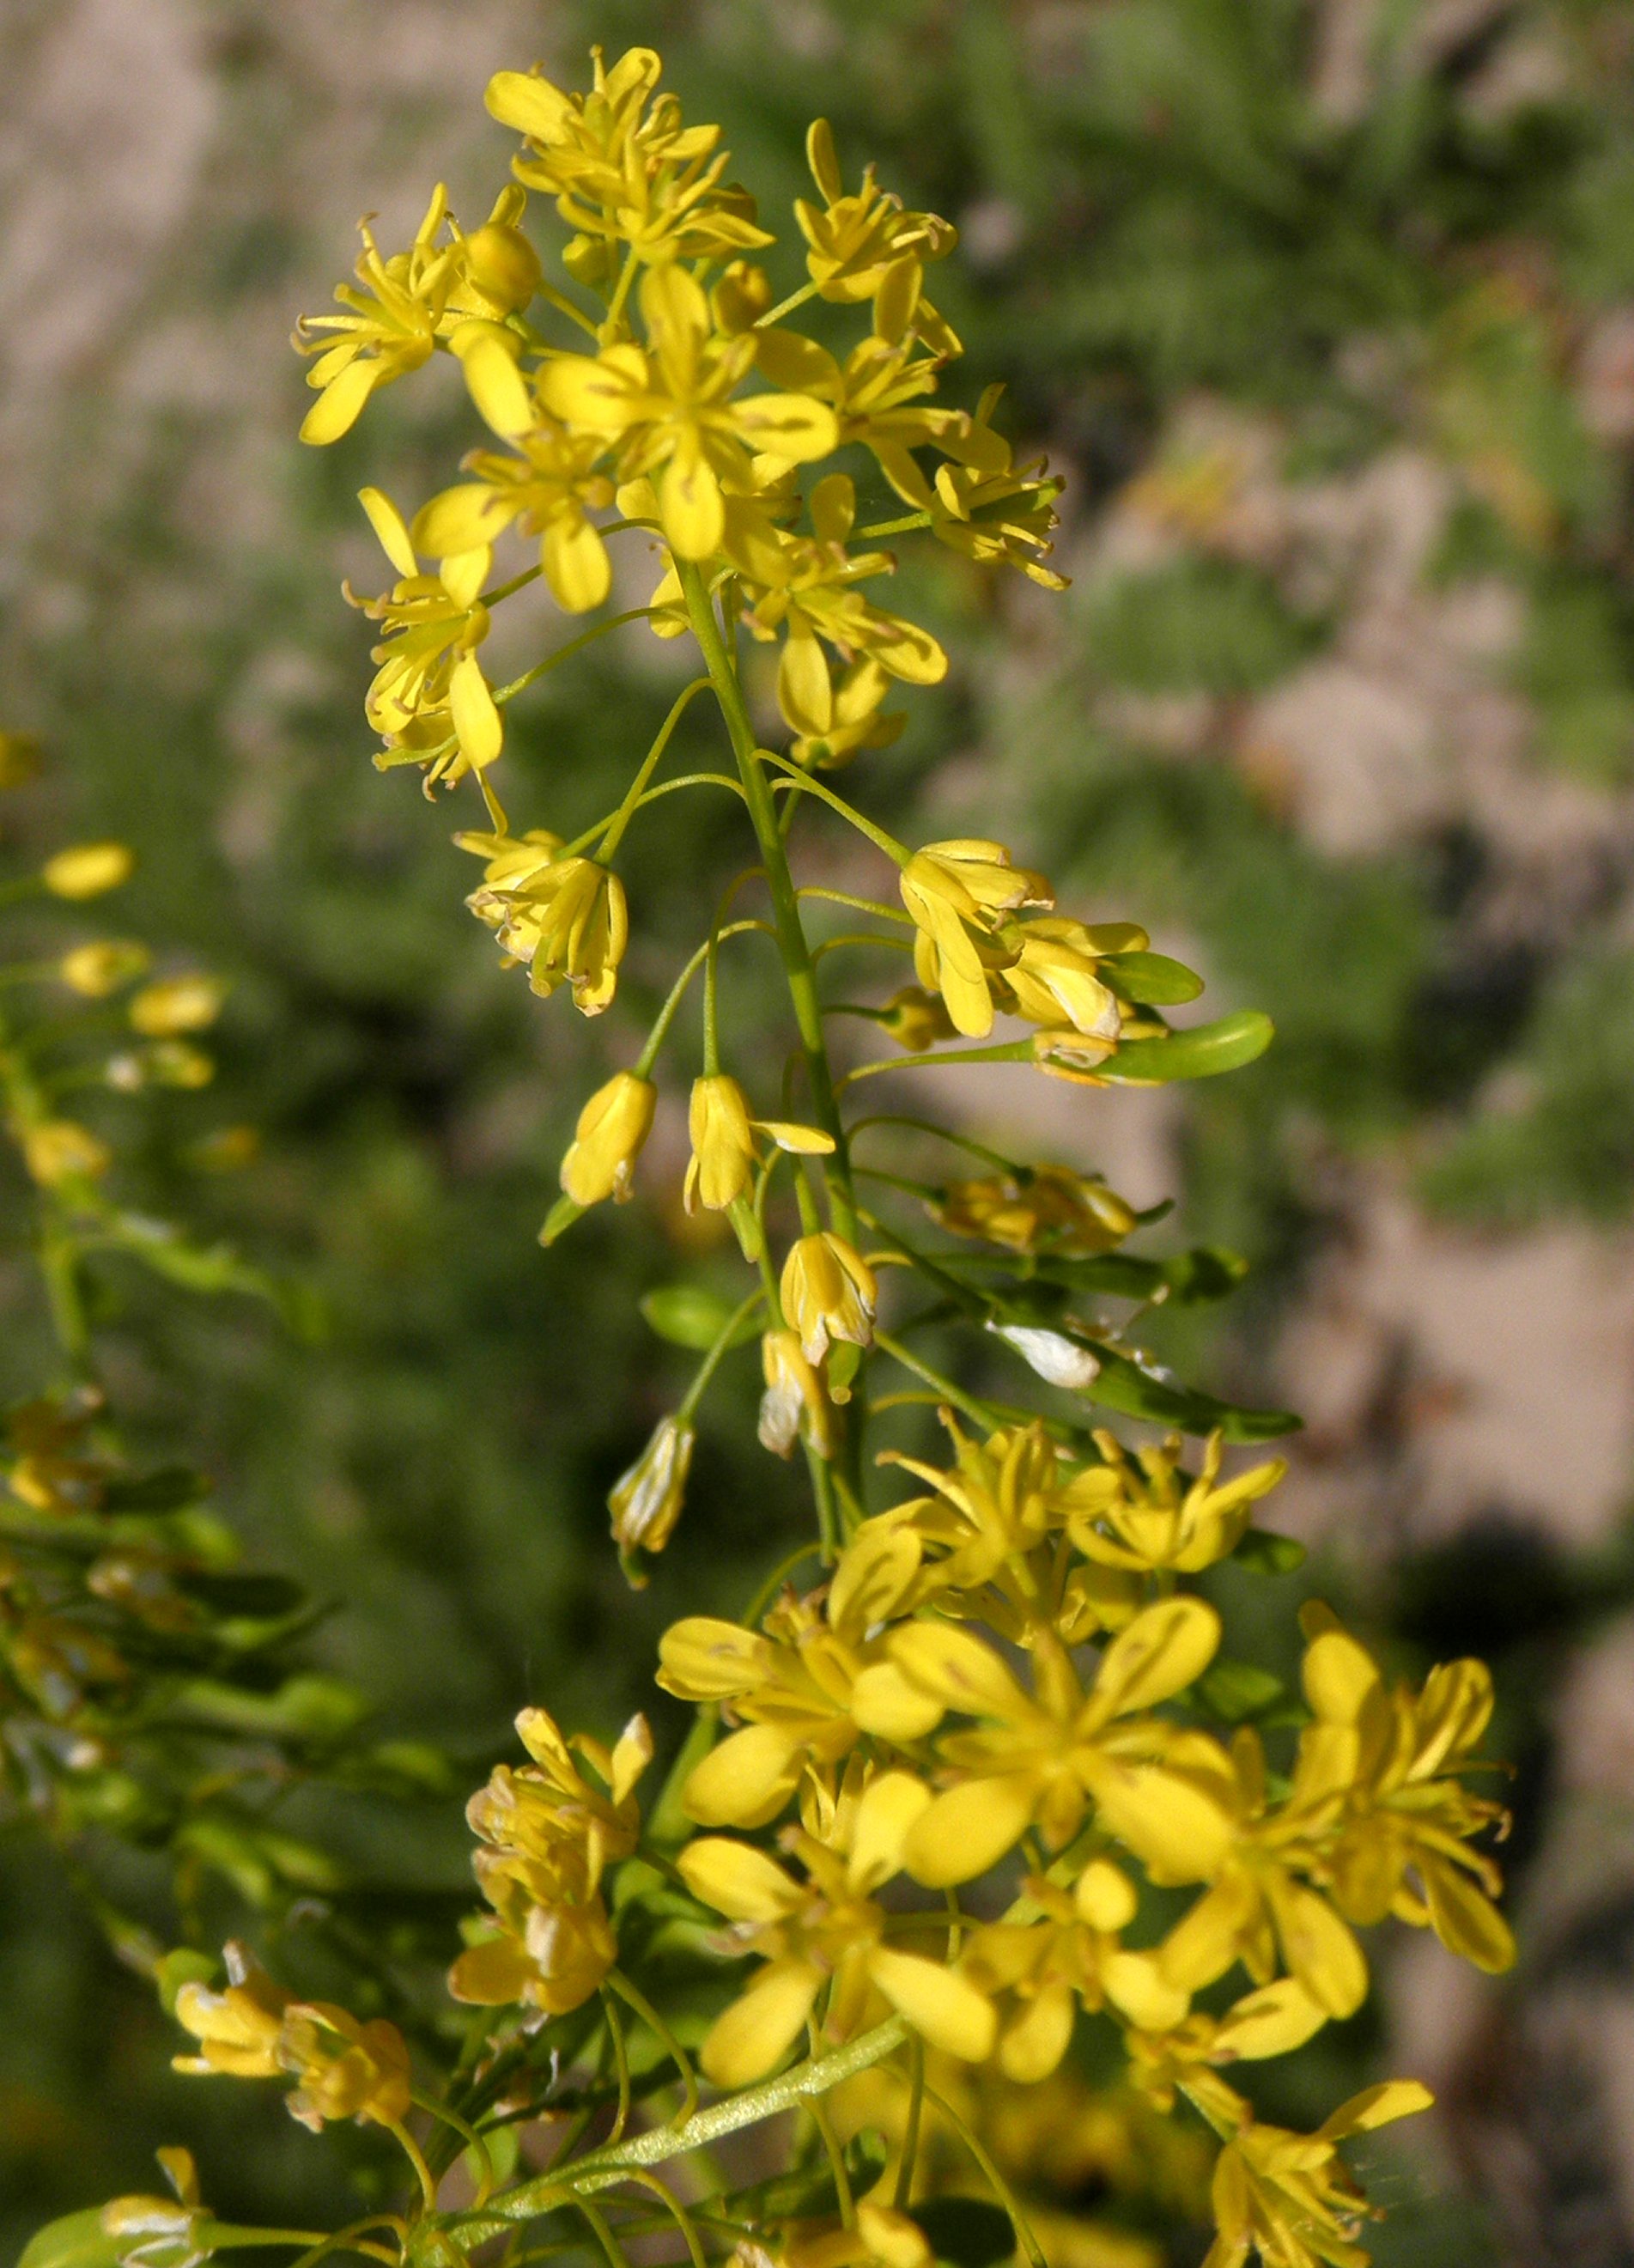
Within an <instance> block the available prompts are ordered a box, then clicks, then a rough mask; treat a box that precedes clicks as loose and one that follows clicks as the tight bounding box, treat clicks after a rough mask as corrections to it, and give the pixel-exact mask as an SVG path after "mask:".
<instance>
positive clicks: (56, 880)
mask: <svg viewBox="0 0 1634 2268" xmlns="http://www.w3.org/2000/svg"><path fill="white" fill-rule="evenodd" d="M135 865H136V853H135V852H134V851H130V850H129V849H128V848H127V847H126V845H125V844H124V843H75V844H74V846H73V848H72V849H71V850H68V851H58V852H57V853H56V855H55V858H48V859H47V860H46V863H45V865H43V866H42V867H41V868H40V880H41V881H42V882H43V883H44V884H45V886H46V887H47V889H48V890H49V891H50V893H51V895H52V896H53V897H54V898H99V897H100V896H101V895H103V893H104V892H105V891H107V890H116V889H118V887H119V886H120V884H121V882H127V881H129V879H130V875H131V871H132V869H133V868H134V867H135Z"/></svg>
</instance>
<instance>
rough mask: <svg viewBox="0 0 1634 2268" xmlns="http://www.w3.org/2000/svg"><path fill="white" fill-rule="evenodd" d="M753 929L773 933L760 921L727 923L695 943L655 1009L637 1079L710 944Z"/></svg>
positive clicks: (653, 1054) (655, 1057)
mask: <svg viewBox="0 0 1634 2268" xmlns="http://www.w3.org/2000/svg"><path fill="white" fill-rule="evenodd" d="M753 929H757V930H759V931H761V932H762V934H763V935H765V936H771V935H773V934H774V932H772V931H770V930H769V929H768V928H767V925H766V924H765V923H764V922H763V921H736V922H729V923H728V924H727V925H726V927H725V929H724V930H722V931H720V932H718V935H715V934H711V935H710V937H708V938H706V939H704V941H703V944H702V945H701V946H699V947H698V949H697V951H696V953H695V954H693V955H692V957H691V958H690V960H689V961H688V962H687V964H686V967H685V968H683V969H682V970H681V974H680V976H678V977H677V978H676V979H675V982H674V983H673V984H672V985H671V986H670V990H669V998H668V999H667V1000H666V1001H665V1003H664V1005H663V1006H662V1007H661V1008H660V1009H659V1013H658V1017H657V1020H656V1021H655V1022H654V1024H653V1027H652V1029H651V1031H650V1032H649V1033H648V1034H647V1043H646V1045H645V1047H644V1048H643V1049H642V1050H641V1053H640V1054H639V1055H638V1056H637V1058H636V1063H635V1072H636V1077H637V1079H645V1078H646V1077H647V1076H648V1075H649V1073H650V1072H651V1069H652V1066H653V1064H655V1063H656V1062H657V1061H658V1056H659V1049H660V1048H661V1047H662V1046H663V1044H664V1042H665V1039H666V1036H667V1035H668V1032H669V1027H670V1026H671V1025H672V1024H673V1022H674V1020H675V1012H676V1010H677V1009H678V1008H679V1007H680V1006H681V1002H682V1001H683V1000H684V999H685V998H686V997H687V987H688V984H690V983H691V982H692V980H693V978H694V977H695V976H696V975H697V973H698V971H699V969H700V968H703V964H704V962H705V961H707V960H708V958H709V955H710V947H711V946H713V945H715V944H718V942H719V939H720V938H727V937H741V936H742V935H743V933H744V932H745V931H746V930H753Z"/></svg>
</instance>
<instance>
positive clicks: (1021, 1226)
mask: <svg viewBox="0 0 1634 2268" xmlns="http://www.w3.org/2000/svg"><path fill="white" fill-rule="evenodd" d="M930 1211H931V1219H933V1220H935V1221H936V1222H938V1225H939V1226H941V1227H943V1228H945V1229H946V1230H948V1231H949V1232H950V1233H951V1234H953V1235H954V1236H981V1237H985V1238H986V1240H987V1241H988V1242H989V1243H990V1244H1002V1245H1003V1246H1005V1248H1006V1249H1007V1250H1008V1251H1011V1252H1058V1253H1061V1254H1062V1255H1064V1256H1071V1257H1073V1258H1077V1257H1078V1256H1081V1255H1084V1254H1087V1253H1096V1252H1110V1251H1111V1250H1112V1248H1113V1247H1114V1246H1115V1245H1117V1244H1121V1243H1122V1241H1123V1239H1124V1238H1125V1237H1126V1236H1128V1235H1129V1234H1130V1233H1131V1231H1132V1230H1133V1229H1134V1228H1135V1227H1136V1226H1137V1225H1138V1223H1137V1216H1136V1214H1135V1213H1134V1211H1132V1210H1131V1208H1130V1206H1129V1205H1127V1204H1125V1203H1124V1202H1123V1199H1122V1197H1116V1196H1115V1195H1114V1194H1113V1192H1112V1190H1110V1189H1108V1187H1107V1185H1106V1183H1105V1182H1103V1181H1102V1180H1101V1178H1100V1175H1098V1174H1078V1173H1074V1172H1073V1170H1072V1168H1071V1167H1070V1166H1034V1167H1023V1168H1019V1169H1018V1170H1016V1171H1014V1172H1010V1173H1005V1174H990V1175H985V1176H984V1177H983V1178H982V1179H981V1180H978V1181H971V1182H949V1183H948V1184H947V1185H946V1187H945V1188H944V1189H941V1190H939V1191H938V1194H937V1197H935V1199H934V1200H933V1201H932V1202H931V1207H930Z"/></svg>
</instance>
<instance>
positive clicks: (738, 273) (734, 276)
mask: <svg viewBox="0 0 1634 2268" xmlns="http://www.w3.org/2000/svg"><path fill="white" fill-rule="evenodd" d="M770 305H771V278H770V276H768V274H767V273H766V270H765V269H763V268H757V267H756V266H755V264H754V261H751V260H734V261H732V262H731V264H730V265H729V266H728V267H726V268H725V269H723V270H722V272H721V277H720V281H719V282H718V284H716V286H715V288H714V290H713V291H711V292H710V308H711V310H712V312H713V313H714V317H715V320H716V323H717V325H718V328H720V329H721V330H723V331H725V332H726V333H727V334H728V335H731V336H734V337H735V336H736V335H737V334H738V333H739V332H740V331H752V330H753V329H754V326H755V324H756V323H758V322H759V320H760V319H761V317H762V315H763V314H764V313H766V310H767V309H768V307H769V306H770Z"/></svg>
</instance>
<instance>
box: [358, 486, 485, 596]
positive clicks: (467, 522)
mask: <svg viewBox="0 0 1634 2268" xmlns="http://www.w3.org/2000/svg"><path fill="white" fill-rule="evenodd" d="M370 517H371V518H373V514H372V513H371V514H370ZM515 517H516V504H515V503H514V502H513V500H512V497H509V496H507V495H505V494H504V491H503V490H499V489H490V488H486V487H484V486H483V485H482V482H480V481H467V482H462V483H461V484H460V486H459V487H458V488H453V489H444V490H443V491H442V493H441V494H440V495H439V496H434V497H432V498H431V502H430V503H429V504H422V505H421V507H420V509H419V511H418V512H416V514H415V518H414V529H413V534H414V540H415V541H416V544H417V545H418V546H419V548H420V549H421V550H422V551H423V552H426V553H428V554H429V555H430V556H431V558H433V559H452V558H453V557H454V556H455V555H456V554H457V553H459V552H461V551H475V550H477V549H480V547H481V546H482V545H483V544H485V543H491V542H492V541H493V540H494V538H495V537H496V536H497V535H498V534H502V533H503V532H504V529H505V528H506V527H508V526H509V525H510V523H511V521H512V519H515ZM381 541H385V539H384V537H382V539H381ZM409 556H411V557H412V556H413V555H412V553H411V554H410V555H409ZM403 572H404V573H405V574H409V575H411V574H413V572H414V570H413V568H412V567H407V568H405V569H404V570H403Z"/></svg>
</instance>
